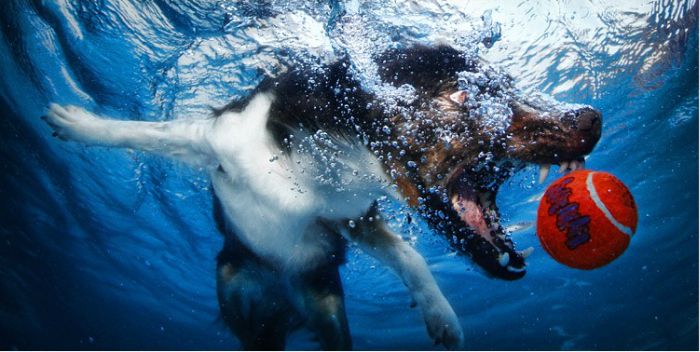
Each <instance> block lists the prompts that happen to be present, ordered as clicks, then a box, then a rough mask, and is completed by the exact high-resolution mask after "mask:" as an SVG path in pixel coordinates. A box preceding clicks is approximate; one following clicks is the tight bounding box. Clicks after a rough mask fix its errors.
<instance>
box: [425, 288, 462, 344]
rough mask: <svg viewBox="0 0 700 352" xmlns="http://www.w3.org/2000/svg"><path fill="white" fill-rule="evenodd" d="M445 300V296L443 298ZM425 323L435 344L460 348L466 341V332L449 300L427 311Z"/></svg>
mask: <svg viewBox="0 0 700 352" xmlns="http://www.w3.org/2000/svg"><path fill="white" fill-rule="evenodd" d="M443 300H444V298H443ZM424 314H425V324H426V326H427V328H428V334H429V335H430V338H432V339H433V340H434V341H435V344H436V345H437V344H442V345H444V346H445V347H446V348H447V349H448V350H459V349H461V348H462V344H463V342H464V333H463V332H462V326H461V325H460V324H459V320H458V319H457V315H456V314H455V312H454V310H452V307H450V304H449V303H447V300H444V302H442V303H440V304H435V305H434V306H433V307H428V308H427V310H426V311H425V313H424Z"/></svg>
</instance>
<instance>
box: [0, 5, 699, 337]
mask: <svg viewBox="0 0 700 352" xmlns="http://www.w3.org/2000/svg"><path fill="white" fill-rule="evenodd" d="M465 3H466V4H465ZM2 7H3V9H2V11H0V26H1V28H2V31H1V32H0V111H1V112H2V119H1V120H0V131H1V132H2V135H1V138H0V160H1V161H2V163H1V164H0V167H1V169H2V172H1V173H0V177H1V179H0V194H1V195H2V199H3V202H2V206H1V207H0V347H3V348H20V349H45V348H51V349H66V348H67V349H235V348H238V346H239V344H238V341H237V340H236V339H235V338H234V337H232V336H231V335H230V333H229V332H228V330H227V329H226V327H225V326H224V325H223V323H221V322H220V320H219V318H218V307H217V303H216V294H215V280H214V268H215V261H214V258H215V256H216V253H217V252H218V250H219V249H220V246H221V237H220V236H219V235H218V233H217V231H216V229H215V226H214V224H213V221H212V220H211V210H212V205H211V195H210V193H209V192H208V191H209V187H210V185H209V181H208V179H207V177H206V175H205V174H204V173H203V172H201V171H197V170H190V169H187V168H185V167H182V166H178V165H175V164H172V163H170V162H168V161H167V160H163V159H160V158H158V157H154V156H150V155H146V154H142V153H138V152H131V151H124V150H118V151H116V150H108V149H105V148H99V147H90V148H88V147H84V146H82V145H78V144H75V143H60V142H59V141H57V140H55V139H53V138H52V137H51V131H50V129H49V128H48V127H47V126H45V125H44V124H43V123H42V121H41V120H40V119H39V116H41V115H42V114H43V113H44V112H45V109H46V106H47V105H48V103H49V102H58V103H61V104H76V105H80V106H83V107H85V108H88V109H90V110H93V111H96V112H98V113H102V114H107V115H110V116H115V117H118V118H123V119H140V120H151V121H159V120H170V119H176V118H185V119H197V118H203V117H205V116H206V114H207V113H208V111H209V107H210V106H221V105H223V104H225V103H226V102H228V101H229V100H230V99H232V98H236V97H242V96H246V95H247V94H248V93H249V92H250V91H251V90H252V89H253V88H254V87H255V86H256V84H257V83H258V82H259V80H260V78H261V76H260V72H261V71H274V70H275V68H276V67H278V65H279V63H280V62H284V61H285V60H288V59H289V58H290V57H294V58H295V60H304V59H305V58H318V57H320V58H322V59H323V60H328V61H330V60H333V58H334V57H337V56H338V55H341V54H347V55H348V56H349V57H350V58H351V61H352V64H353V69H354V70H355V71H356V74H357V75H359V77H361V78H362V79H363V82H364V84H365V85H366V87H367V88H368V89H371V90H373V91H376V92H380V93H382V94H383V95H384V96H386V97H389V98H391V97H394V98H396V99H401V95H402V94H405V92H401V91H390V90H389V91H387V88H386V87H384V86H382V85H381V82H378V81H377V80H376V72H375V71H374V69H375V68H374V67H373V64H372V61H371V60H370V58H371V57H372V55H373V54H376V53H378V52H381V51H383V50H385V49H387V48H391V47H395V46H400V45H406V44H407V43H412V42H422V43H435V42H438V41H441V42H449V43H451V44H452V45H455V46H457V47H460V48H461V49H462V50H465V51H467V52H469V53H471V54H472V55H480V56H481V57H482V58H483V59H484V60H487V61H488V62H490V63H492V64H493V65H494V66H497V67H500V68H501V69H504V70H506V71H507V72H508V73H509V74H511V75H512V76H513V77H515V78H516V81H517V84H518V86H519V87H520V88H521V89H523V90H525V91H530V90H531V91H542V92H544V93H547V94H550V95H553V96H554V97H556V98H557V99H559V100H562V101H569V102H576V103H584V104H591V105H593V106H596V107H597V108H598V109H600V110H601V111H602V112H603V115H604V117H605V124H604V130H603V136H602V138H601V140H600V143H599V144H598V146H597V147H596V149H595V151H594V152H593V153H592V154H591V156H590V157H589V158H588V160H587V166H588V167H589V168H592V169H598V170H605V171H608V172H612V173H614V174H615V175H617V176H618V177H619V178H620V179H621V180H623V181H624V182H625V183H626V184H627V185H629V187H630V189H631V191H632V193H633V194H634V196H635V199H636V201H637V205H638V207H639V216H640V220H639V226H638V230H637V234H636V235H635V236H634V238H633V239H632V242H631V244H630V247H629V248H628V250H627V252H626V253H625V254H624V255H623V256H622V257H621V258H619V259H618V260H616V261H615V262H613V263H612V264H610V265H608V266H606V267H603V268H601V269H597V270H593V271H579V270H574V269H569V268H567V267H564V266H562V265H561V264H558V263H557V262H555V261H554V260H553V259H551V258H550V257H549V256H548V255H547V254H546V253H545V252H544V250H542V248H541V247H540V245H539V242H538V240H537V238H536V235H535V233H534V228H533V226H531V224H532V221H533V220H534V218H535V212H536V208H537V203H538V199H539V196H540V195H541V193H542V192H543V191H544V188H545V185H537V184H536V183H535V182H534V181H535V170H534V169H526V170H524V171H523V172H521V173H519V174H518V175H516V176H515V177H514V178H513V179H512V180H511V181H509V182H508V184H507V185H506V186H505V187H504V188H503V189H502V190H501V192H500V193H499V198H498V203H499V207H500V209H501V211H502V214H503V216H504V223H505V224H506V225H518V226H517V231H515V232H514V233H513V238H514V240H515V241H516V242H517V243H518V246H519V247H522V248H526V247H528V246H534V247H535V248H536V251H535V253H534V254H533V255H532V257H531V258H530V259H529V267H528V274H527V275H526V276H525V278H523V279H521V280H518V281H514V282H505V281H500V280H496V279H491V278H488V277H486V276H485V275H484V274H483V273H481V272H480V271H479V270H477V269H476V268H475V267H474V265H473V264H472V263H471V262H469V261H468V260H467V259H465V258H463V257H461V256H455V255H454V254H453V253H452V252H451V251H450V250H449V247H448V246H447V245H446V242H445V241H444V240H443V239H442V238H440V237H438V236H435V235H434V234H432V233H431V231H430V230H428V229H427V228H425V227H424V226H422V225H419V226H414V227H410V228H407V229H406V230H407V231H410V232H411V233H410V235H409V237H411V236H412V238H414V239H415V247H416V248H417V249H418V250H419V251H420V252H421V253H422V254H423V255H424V256H425V257H426V259H427V261H428V263H429V264H430V268H431V270H432V271H433V273H434V274H435V276H436V279H437V281H438V282H439V284H440V286H441V288H442V290H443V292H444V293H445V295H446V296H447V298H448V300H450V302H451V303H452V305H453V307H454V308H455V310H456V312H457V314H458V315H459V317H460V322H461V324H462V326H463V327H464V330H465V338H466V345H465V347H466V348H467V349H481V350H491V349H497V350H500V349H544V350H548V349H662V350H664V349H690V350H695V349H697V348H698V35H697V31H698V25H697V17H698V13H697V12H698V7H697V3H695V2H694V1H692V0H688V1H598V0H595V1H586V2H584V1H554V0H550V1H544V0H543V1H504V2H498V4H496V3H495V2H491V1H477V2H463V1H453V2H448V1H437V0H436V1H399V0H396V1H367V2H362V1H329V2H325V1H308V2H295V1H289V2H285V1H279V2H278V1H214V0H210V1H186V0H152V1H135V0H134V1H128V0H115V1H98V2H92V1H80V0H45V1H20V0H16V1H13V0H8V1H4V2H3V3H2ZM389 100H390V99H389ZM550 181H551V179H550ZM400 220H401V219H396V221H395V223H396V226H399V227H400V226H401V221H400ZM341 275H342V276H343V281H344V284H345V291H346V296H347V302H346V305H347V309H348V318H349V321H350V325H351V331H352V335H353V341H354V346H355V348H358V349H432V348H435V347H434V346H433V345H432V344H431V341H430V340H429V339H428V337H427V334H426V332H425V327H424V325H423V323H422V318H421V316H420V314H419V312H418V311H417V310H416V309H411V308H409V305H410V300H409V296H408V294H407V292H406V290H405V288H404V287H403V285H402V284H401V282H400V281H399V279H397V278H396V277H395V276H394V275H393V274H392V273H390V272H389V271H388V270H387V269H385V268H383V267H382V266H380V265H378V263H377V262H375V261H374V260H373V259H371V258H369V257H368V256H367V255H365V254H363V253H362V252H360V251H359V249H357V248H355V247H351V248H350V254H349V258H348V263H347V264H346V265H345V266H344V267H343V268H342V271H341ZM316 346H317V345H316V343H315V342H314V341H313V340H312V338H311V335H310V334H309V333H306V332H303V331H300V332H298V333H296V334H294V335H292V337H291V339H290V343H289V346H288V347H289V348H292V349H315V348H317V347H316Z"/></svg>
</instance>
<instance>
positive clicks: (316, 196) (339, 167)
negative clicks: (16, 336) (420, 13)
mask: <svg viewBox="0 0 700 352" xmlns="http://www.w3.org/2000/svg"><path fill="white" fill-rule="evenodd" d="M376 62H377V65H378V66H379V76H380V77H381V79H382V80H383V82H384V83H386V84H389V85H393V86H395V87H399V86H405V85H410V87H412V89H414V91H415V95H414V96H415V98H414V99H413V100H412V101H406V102H400V103H398V105H396V106H394V107H393V108H387V107H386V106H384V105H382V104H381V102H380V101H379V99H378V97H377V96H376V95H374V94H373V93H370V92H368V91H367V90H366V89H363V87H362V85H361V83H360V82H358V81H357V80H356V79H355V78H354V77H353V75H352V74H351V73H350V72H349V67H350V64H349V62H348V61H347V60H340V61H338V62H336V63H334V64H331V65H326V66H322V67H318V66H315V67H311V66H310V67H306V66H304V65H300V66H298V67H290V68H288V70H287V71H286V72H285V73H282V74H280V75H278V76H277V77H269V78H266V79H265V80H264V81H263V82H262V83H261V84H260V86H259V87H258V88H257V89H256V91H255V92H254V93H253V94H251V95H250V96H249V97H247V98H245V99H242V100H239V101H234V102H231V103H230V104H228V105H227V106H225V107H224V108H221V109H219V110H216V111H215V112H214V114H213V116H212V117H211V118H209V119H203V120H174V121H168V122H140V121H121V120H113V119H108V118H105V117H101V116H96V115H94V114H92V113H90V112H88V111H86V110H84V109H81V108H78V107H74V106H67V107H62V106H59V105H56V104H52V105H51V106H50V108H49V111H48V113H47V115H46V117H45V119H46V121H47V122H48V124H49V125H50V126H51V127H52V128H53V130H54V135H55V136H57V137H59V138H61V139H64V140H74V141H78V142H82V143H86V144H91V145H102V146H112V147H124V148H133V149H137V150H143V151H148V152H152V153H156V154H160V155H164V156H167V157H170V158H173V159H175V160H180V161H184V162H186V163H188V164H191V165H195V166H198V167H204V168H205V169H206V170H208V172H209V175H210V176H211V182H212V184H213V190H214V218H215V220H216V223H217V225H218V228H219V229H220V230H221V232H222V233H223V234H224V237H225V244H224V248H223V249H222V250H221V253H220V254H219V256H218V266H217V284H218V297H219V304H220V308H221V313H222V316H223V318H224V321H225V322H226V323H227V324H228V325H229V327H230V328H231V329H232V331H233V332H234V334H235V335H236V336H237V337H238V338H239V339H240V341H241V342H242V344H243V347H244V348H246V349H283V348H284V346H285V339H286V336H287V334H288V333H289V332H290V331H292V330H293V329H295V328H297V327H300V326H301V325H306V326H307V327H308V328H310V329H311V330H312V331H314V332H315V333H317V335H318V338H319V340H320V343H321V347H322V348H324V349H350V348H351V339H350V333H349V329H348V322H347V319H346V315H345V308H344V301H343V289H342V285H341V281H340V277H339V274H338V266H339V265H341V264H342V263H343V261H344V247H345V241H346V240H349V241H353V242H355V243H357V244H358V245H359V246H360V247H361V248H362V249H363V250H364V251H366V252H367V253H369V254H370V255H372V256H374V257H375V258H377V259H378V260H380V261H381V262H382V263H384V264H385V265H387V266H389V267H390V268H391V269H393V271H395V272H396V274H398V275H399V276H400V277H401V279H402V280H403V282H404V284H405V285H406V286H407V287H408V290H409V292H410V294H411V296H412V298H413V300H414V301H415V302H416V303H417V305H418V306H419V307H420V309H421V311H422V314H423V317H424V319H425V323H426V325H427V330H428V334H429V335H430V337H431V338H432V339H433V340H434V341H435V342H437V343H442V344H444V345H445V346H446V347H447V348H450V349H455V348H459V347H460V346H461V344H462V340H463V333H462V329H461V327H460V324H459V320H458V318H457V315H456V314H455V312H454V311H453V310H452V308H451V306H450V304H449V303H448V302H447V300H446V299H445V297H444V296H443V294H442V293H441V292H440V289H439V288H438V286H437V284H436V282H435V280H434V279H433V277H432V275H431V273H430V272H429V270H428V267H427V265H426V263H425V261H424V260H423V258H422V257H421V256H420V254H418V253H417V252H416V251H415V250H414V249H413V248H412V247H411V246H410V245H409V244H407V243H405V242H404V241H403V240H402V239H401V237H400V236H398V235H397V234H395V233H393V232H392V231H391V230H390V229H389V228H388V227H387V225H386V223H385V222H384V220H383V219H382V216H381V214H380V212H379V211H378V209H377V203H376V201H377V199H379V198H381V197H390V198H393V199H396V200H398V201H401V202H405V203H407V204H408V205H410V206H413V207H414V208H415V209H416V211H417V212H418V213H420V214H421V215H423V216H424V217H425V219H427V221H428V222H429V223H430V224H431V225H432V226H433V227H434V228H435V230H436V231H437V232H438V233H441V234H444V235H445V236H446V237H447V238H448V239H449V241H450V243H451V244H452V245H453V246H454V247H455V249H457V250H459V251H462V252H464V253H466V254H468V255H470V256H471V257H472V258H473V259H474V260H475V262H476V263H477V264H478V265H479V266H481V267H482V268H483V269H485V271H486V272H488V273H490V274H491V275H493V276H495V277H499V278H503V279H509V280H512V279H517V278H520V277H522V276H523V275H524V274H525V257H526V256H527V254H528V253H524V252H521V251H516V250H515V249H514V245H513V243H512V241H511V240H510V239H509V237H508V236H507V235H506V231H505V230H504V229H503V227H502V226H501V225H500V224H499V212H498V209H497V208H496V205H495V197H496V192H497V191H498V187H499V185H501V184H502V183H503V182H504V181H505V180H506V179H507V178H508V177H509V176H510V175H512V174H513V173H514V172H515V171H517V170H519V169H520V168H522V167H523V166H525V165H526V164H527V163H537V164H541V165H542V171H543V172H542V175H541V176H545V177H546V172H547V170H548V169H549V165H550V164H553V163H558V164H561V167H562V168H563V169H567V168H568V169H577V168H580V167H582V161H583V156H585V155H586V154H588V153H590V152H591V150H592V149H593V147H594V146H595V144H596V143H597V141H598V139H599V138H600V133H601V124H602V120H601V115H600V113H599V112H597V111H596V110H594V109H592V108H589V107H580V106H579V107H577V108H575V109H568V110H567V109H562V108H561V106H565V105H563V104H562V105H561V106H560V107H559V108H551V109H550V108H548V107H547V106H546V104H545V105H542V104H537V103H533V102H531V101H529V100H528V99H526V98H522V97H519V95H518V94H511V93H512V92H513V91H514V88H512V86H511V83H510V79H509V78H507V77H506V78H503V77H501V78H499V79H490V78H489V77H490V76H491V75H490V74H489V72H486V73H485V74H481V75H480V76H479V77H482V78H483V77H486V78H489V79H477V80H471V81H470V80H464V79H460V77H462V76H460V74H463V73H467V74H472V75H474V74H480V73H484V70H485V68H484V67H485V66H484V65H483V64H481V63H480V62H478V61H477V60H473V59H467V58H466V57H465V56H464V55H463V54H462V53H460V52H458V51H457V50H454V49H453V48H451V47H448V46H437V47H427V46H413V47H410V48H406V49H401V50H399V49H397V50H389V51H387V52H385V53H383V54H382V55H379V56H378V57H377V58H376ZM485 96H492V97H498V98H499V99H501V100H502V101H505V102H506V104H507V105H506V106H507V110H508V111H507V114H506V115H504V116H505V117H504V118H502V119H501V120H502V121H500V122H499V123H500V125H499V123H494V119H493V118H492V116H489V110H488V109H487V108H486V107H485V106H484V104H481V103H480V102H483V100H480V98H482V97H485Z"/></svg>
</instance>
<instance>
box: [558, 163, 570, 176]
mask: <svg viewBox="0 0 700 352" xmlns="http://www.w3.org/2000/svg"><path fill="white" fill-rule="evenodd" d="M568 168H569V162H568V161H562V162H561V163H559V173H560V174H561V173H563V172H565V171H566V169H568Z"/></svg>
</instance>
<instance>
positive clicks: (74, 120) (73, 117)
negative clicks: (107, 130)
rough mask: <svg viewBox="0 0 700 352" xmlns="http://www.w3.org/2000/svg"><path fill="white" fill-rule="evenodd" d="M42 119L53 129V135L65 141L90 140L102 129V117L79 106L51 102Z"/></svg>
mask: <svg viewBox="0 0 700 352" xmlns="http://www.w3.org/2000/svg"><path fill="white" fill-rule="evenodd" d="M42 119H43V120H44V121H46V123H47V124H48V125H49V126H51V128H52V129H53V136H54V137H57V138H59V139H61V140H64V141H67V140H74V141H78V142H88V141H91V140H92V139H93V138H94V135H95V134H97V133H99V130H100V126H99V124H100V121H101V119H100V118H99V117H97V116H95V115H94V114H92V113H90V112H89V111H87V110H85V109H83V108H79V107H77V106H70V105H69V106H66V107H63V106H61V105H58V104H51V105H49V111H48V112H47V113H46V115H45V116H42Z"/></svg>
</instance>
